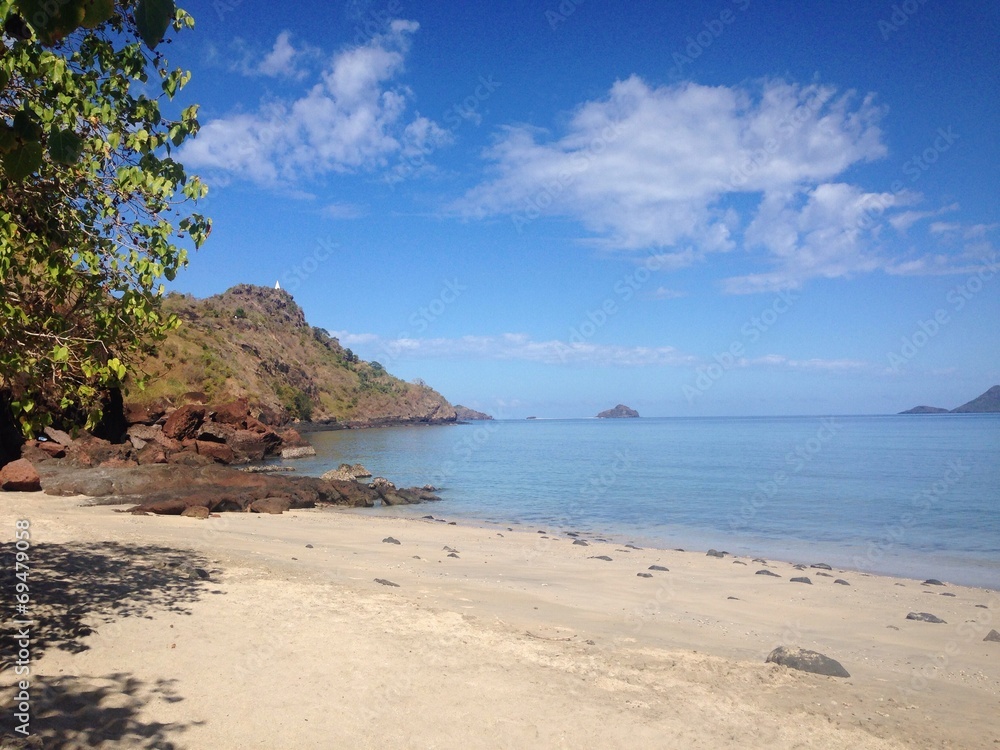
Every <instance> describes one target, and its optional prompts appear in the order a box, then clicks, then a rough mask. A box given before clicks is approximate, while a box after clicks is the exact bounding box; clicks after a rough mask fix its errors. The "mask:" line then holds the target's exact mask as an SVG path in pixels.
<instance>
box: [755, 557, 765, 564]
mask: <svg viewBox="0 0 1000 750" xmlns="http://www.w3.org/2000/svg"><path fill="white" fill-rule="evenodd" d="M753 562H755V563H760V564H761V565H767V560H765V559H764V558H763V557H755V558H754V559H753Z"/></svg>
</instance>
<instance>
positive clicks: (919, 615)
mask: <svg viewBox="0 0 1000 750" xmlns="http://www.w3.org/2000/svg"><path fill="white" fill-rule="evenodd" d="M906 619H907V620H917V621H918V622H933V623H939V624H944V620H942V619H941V618H940V617H938V616H937V615H932V614H931V613H930V612H910V614H908V615H907V616H906Z"/></svg>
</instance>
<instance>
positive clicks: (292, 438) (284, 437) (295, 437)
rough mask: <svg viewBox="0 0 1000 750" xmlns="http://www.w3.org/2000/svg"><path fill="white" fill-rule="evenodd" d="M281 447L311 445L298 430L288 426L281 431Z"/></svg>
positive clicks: (309, 446)
mask: <svg viewBox="0 0 1000 750" xmlns="http://www.w3.org/2000/svg"><path fill="white" fill-rule="evenodd" d="M281 447H282V448H311V447H312V445H311V444H310V443H309V441H308V440H306V439H305V438H304V437H302V435H300V434H299V431H298V430H296V429H295V428H294V427H290V428H288V429H287V430H285V431H284V432H283V433H281Z"/></svg>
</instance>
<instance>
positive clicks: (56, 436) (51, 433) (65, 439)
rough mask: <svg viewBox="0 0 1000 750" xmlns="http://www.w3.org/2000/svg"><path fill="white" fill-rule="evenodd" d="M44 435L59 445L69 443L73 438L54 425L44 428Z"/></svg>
mask: <svg viewBox="0 0 1000 750" xmlns="http://www.w3.org/2000/svg"><path fill="white" fill-rule="evenodd" d="M44 434H45V437H47V438H48V439H49V440H51V441H52V442H53V443H59V445H64V446H65V445H69V444H70V443H72V442H73V438H72V437H71V436H70V434H69V433H68V432H63V431H62V430H57V429H56V428H55V427H46V428H45V430H44Z"/></svg>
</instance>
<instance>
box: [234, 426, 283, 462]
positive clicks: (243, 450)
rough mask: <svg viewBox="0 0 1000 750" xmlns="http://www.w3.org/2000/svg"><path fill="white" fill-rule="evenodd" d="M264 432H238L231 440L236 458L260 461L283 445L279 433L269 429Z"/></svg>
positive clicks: (266, 428)
mask: <svg viewBox="0 0 1000 750" xmlns="http://www.w3.org/2000/svg"><path fill="white" fill-rule="evenodd" d="M264 430H265V431H264V432H254V431H253V430H237V431H236V432H235V433H233V436H232V438H230V440H229V447H230V448H232V449H233V453H235V454H236V458H238V459H240V460H247V461H260V460H262V459H263V458H264V456H266V455H268V454H269V453H272V452H274V451H275V450H276V449H277V447H278V446H279V445H281V438H280V437H279V436H278V433H276V432H274V430H272V429H270V428H269V427H265V428H264Z"/></svg>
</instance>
